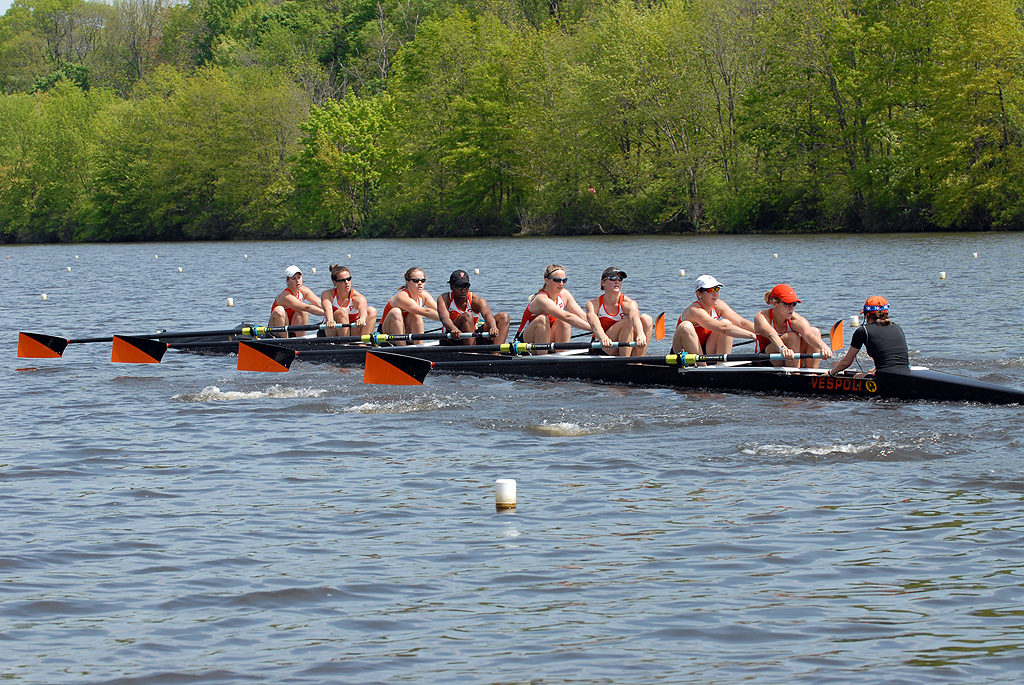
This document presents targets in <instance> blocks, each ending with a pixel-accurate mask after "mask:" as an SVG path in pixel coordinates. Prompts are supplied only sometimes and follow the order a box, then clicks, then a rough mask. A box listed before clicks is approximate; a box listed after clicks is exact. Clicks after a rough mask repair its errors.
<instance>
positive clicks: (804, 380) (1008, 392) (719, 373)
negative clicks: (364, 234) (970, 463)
mask: <svg viewBox="0 0 1024 685" xmlns="http://www.w3.org/2000/svg"><path fill="white" fill-rule="evenodd" d="M396 352H400V354H399V355H397V356H405V352H404V350H396ZM385 355H386V356H396V355H394V354H391V353H385ZM469 357H471V358H469ZM655 359H657V358H652V359H651V360H650V361H646V362H645V361H644V360H643V358H638V359H637V360H636V361H635V362H625V363H623V361H622V358H618V359H615V358H612V359H609V358H607V357H590V356H577V357H573V358H570V359H566V358H557V357H520V358H503V357H493V356H489V355H473V354H472V353H468V354H466V355H465V356H464V357H462V358H460V359H459V360H458V361H435V362H433V367H432V371H435V372H443V373H464V374H478V375H493V376H502V377H507V378H523V377H526V378H550V379H564V380H582V381H591V382H595V383H609V384H628V385H638V386H654V387H672V388H681V389H688V390H720V391H725V392H737V393H771V394H796V395H810V396H815V397H835V398H847V399H852V398H861V399H867V398H875V397H877V398H885V399H899V400H936V401H950V402H980V403H986V404H1021V403H1024V391H1020V390H1017V389H1014V388H1009V387H1006V386H1001V385H996V384H994V383H986V382H984V381H977V380H973V379H970V378H963V377H961V376H954V375H951V374H947V373H940V372H938V371H932V370H930V369H928V368H926V367H921V366H917V367H911V370H910V372H905V373H886V372H880V373H877V374H875V375H874V376H868V377H863V378H856V377H854V376H852V375H840V376H837V377H832V376H829V375H828V374H827V373H826V372H825V370H824V369H801V368H791V367H760V366H749V365H728V364H721V365H714V366H706V367H680V366H672V365H666V364H665V363H664V360H663V359H660V360H658V362H657V363H655V361H654V360H655Z"/></svg>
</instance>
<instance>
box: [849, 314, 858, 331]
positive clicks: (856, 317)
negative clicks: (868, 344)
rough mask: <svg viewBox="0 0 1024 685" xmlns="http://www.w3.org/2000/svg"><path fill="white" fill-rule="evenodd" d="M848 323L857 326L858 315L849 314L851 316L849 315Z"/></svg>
mask: <svg viewBox="0 0 1024 685" xmlns="http://www.w3.org/2000/svg"><path fill="white" fill-rule="evenodd" d="M850 325H851V326H853V327H854V328H856V327H857V326H859V325H860V317H859V316H857V315H856V314H854V315H853V316H851V317H850Z"/></svg>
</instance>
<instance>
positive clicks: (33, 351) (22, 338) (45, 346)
mask: <svg viewBox="0 0 1024 685" xmlns="http://www.w3.org/2000/svg"><path fill="white" fill-rule="evenodd" d="M67 346H68V340H67V338H57V337H54V336H52V335H46V334H44V333H18V356H19V357H28V358H30V359H55V358H58V357H60V356H61V355H62V354H64V348H65V347H67Z"/></svg>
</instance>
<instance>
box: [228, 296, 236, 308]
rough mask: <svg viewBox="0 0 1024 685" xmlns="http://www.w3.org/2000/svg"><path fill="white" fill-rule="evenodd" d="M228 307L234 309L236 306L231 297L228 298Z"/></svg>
mask: <svg viewBox="0 0 1024 685" xmlns="http://www.w3.org/2000/svg"><path fill="white" fill-rule="evenodd" d="M228 306H229V307H234V306H235V300H234V298H231V297H229V298H228Z"/></svg>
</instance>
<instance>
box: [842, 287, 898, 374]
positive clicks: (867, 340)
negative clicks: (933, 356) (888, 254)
mask: <svg viewBox="0 0 1024 685" xmlns="http://www.w3.org/2000/svg"><path fill="white" fill-rule="evenodd" d="M863 313H864V323H863V325H861V327H860V328H858V329H857V330H855V331H854V332H853V338H852V339H851V340H850V349H848V350H846V356H844V357H843V358H842V359H840V360H839V361H838V362H837V363H836V364H835V365H834V366H833V367H832V368H831V369H829V371H828V375H830V376H835V375H836V374H838V373H840V372H842V371H843V370H844V369H846V368H847V367H849V366H850V364H852V363H853V360H854V359H856V358H857V353H858V352H860V350H861V348H862V347H864V346H865V345H867V348H868V355H869V356H870V357H871V359H872V361H874V362H875V368H873V369H871V370H870V371H868V373H869V374H873V373H876V372H879V371H884V372H887V373H910V352H909V351H908V350H907V336H906V335H904V333H903V329H902V328H900V327H899V326H897V325H896V324H895V323H893V322H892V321H891V320H890V319H889V300H887V299H885V298H884V297H882V296H881V295H873V296H872V297H869V298H868V299H867V300H866V301H865V302H864V309H863ZM863 375H864V374H857V376H863Z"/></svg>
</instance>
